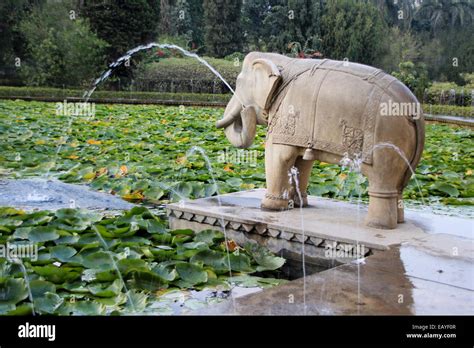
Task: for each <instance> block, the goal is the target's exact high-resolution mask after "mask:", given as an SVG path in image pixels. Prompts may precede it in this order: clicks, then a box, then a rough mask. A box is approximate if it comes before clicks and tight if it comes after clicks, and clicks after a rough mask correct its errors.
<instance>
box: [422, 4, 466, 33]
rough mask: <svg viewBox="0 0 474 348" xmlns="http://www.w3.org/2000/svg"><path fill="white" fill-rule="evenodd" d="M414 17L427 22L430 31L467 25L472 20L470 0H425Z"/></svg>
mask: <svg viewBox="0 0 474 348" xmlns="http://www.w3.org/2000/svg"><path fill="white" fill-rule="evenodd" d="M415 18H416V19H417V20H418V21H420V22H421V23H423V22H424V23H428V25H429V27H430V29H431V31H432V33H435V32H437V31H438V30H443V29H446V28H453V27H456V26H464V25H469V24H471V23H472V22H473V20H474V2H473V1H472V0H425V1H423V2H422V4H421V6H420V7H419V9H418V10H417V12H416V15H415Z"/></svg>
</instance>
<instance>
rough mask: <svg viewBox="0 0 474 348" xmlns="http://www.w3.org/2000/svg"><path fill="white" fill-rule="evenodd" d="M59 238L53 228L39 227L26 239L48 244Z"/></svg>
mask: <svg viewBox="0 0 474 348" xmlns="http://www.w3.org/2000/svg"><path fill="white" fill-rule="evenodd" d="M58 238H59V233H58V231H57V230H56V228H55V227H52V226H39V227H35V228H34V229H33V230H32V231H31V232H30V233H29V235H28V239H29V240H30V241H32V242H37V243H39V242H48V241H51V240H56V239H58Z"/></svg>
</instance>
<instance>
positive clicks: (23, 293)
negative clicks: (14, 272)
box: [0, 278, 28, 310]
mask: <svg viewBox="0 0 474 348" xmlns="http://www.w3.org/2000/svg"><path fill="white" fill-rule="evenodd" d="M27 297H28V290H27V287H26V284H25V280H24V279H20V278H8V279H6V280H4V281H2V282H0V305H16V304H17V303H18V302H20V301H22V300H24V299H25V298H27ZM9 310H11V309H9Z"/></svg>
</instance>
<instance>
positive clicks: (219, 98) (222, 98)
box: [0, 86, 231, 103]
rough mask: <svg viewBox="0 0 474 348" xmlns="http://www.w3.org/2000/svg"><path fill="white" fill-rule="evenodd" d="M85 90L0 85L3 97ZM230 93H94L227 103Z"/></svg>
mask: <svg viewBox="0 0 474 348" xmlns="http://www.w3.org/2000/svg"><path fill="white" fill-rule="evenodd" d="M83 94H84V91H83V90H78V89H61V88H43V87H10V86H0V98H1V97H9V98H12V97H18V98H22V97H29V98H58V99H66V98H81V97H82V96H83ZM230 97H231V96H230V95H229V94H198V93H194V94H191V93H179V94H176V93H158V92H117V91H96V92H94V94H93V95H92V98H93V99H117V101H120V100H132V99H135V100H147V101H157V103H158V102H159V101H177V102H180V101H186V102H197V103H199V102H215V103H227V102H228V101H229V99H230Z"/></svg>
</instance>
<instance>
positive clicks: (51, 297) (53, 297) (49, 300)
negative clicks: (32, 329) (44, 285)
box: [33, 292, 64, 314]
mask: <svg viewBox="0 0 474 348" xmlns="http://www.w3.org/2000/svg"><path fill="white" fill-rule="evenodd" d="M33 302H34V309H35V311H36V312H38V313H40V314H54V313H55V311H56V310H57V309H58V308H59V306H61V305H62V303H63V302H64V299H63V298H62V297H60V296H58V295H57V294H55V293H52V292H46V293H45V294H43V296H41V297H37V298H33Z"/></svg>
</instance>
